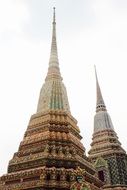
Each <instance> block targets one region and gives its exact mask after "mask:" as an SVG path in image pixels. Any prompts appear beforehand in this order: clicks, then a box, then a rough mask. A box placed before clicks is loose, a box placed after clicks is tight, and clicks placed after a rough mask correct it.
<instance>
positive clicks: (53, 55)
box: [46, 7, 62, 80]
mask: <svg viewBox="0 0 127 190" xmlns="http://www.w3.org/2000/svg"><path fill="white" fill-rule="evenodd" d="M53 77H57V78H61V79H62V77H61V74H60V69H59V60H58V52H57V41H56V13H55V7H53V22H52V42H51V51H50V58H49V68H48V73H47V77H46V80H47V79H50V78H53Z"/></svg>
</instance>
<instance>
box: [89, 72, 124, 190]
mask: <svg viewBox="0 0 127 190" xmlns="http://www.w3.org/2000/svg"><path fill="white" fill-rule="evenodd" d="M95 76H96V90H97V104H96V114H95V116H94V133H93V138H92V143H91V149H90V151H89V159H90V160H91V162H92V163H93V164H94V166H95V168H96V170H97V171H98V176H99V178H100V180H102V181H103V182H104V184H105V185H104V187H103V188H104V189H108V190H110V189H113V190H117V189H119V190H122V189H123V190H124V189H125V190H126V189H127V160H126V152H125V151H124V149H123V148H122V147H121V143H120V142H119V140H118V137H117V134H116V132H115V130H114V127H113V124H112V121H111V118H110V115H109V114H108V112H107V110H106V105H105V103H104V100H103V97H102V93H101V89H100V85H99V82H98V77H97V72H96V69H95Z"/></svg>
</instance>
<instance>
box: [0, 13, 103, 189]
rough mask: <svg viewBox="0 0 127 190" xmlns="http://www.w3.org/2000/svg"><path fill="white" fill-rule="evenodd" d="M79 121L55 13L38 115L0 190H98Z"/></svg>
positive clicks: (35, 115)
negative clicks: (71, 103)
mask: <svg viewBox="0 0 127 190" xmlns="http://www.w3.org/2000/svg"><path fill="white" fill-rule="evenodd" d="M81 139H82V137H81V135H80V130H79V127H78V126H77V121H76V119H75V118H74V117H73V116H72V115H71V111H70V107H69V102H68V97H67V92H66V88H65V86H64V84H63V82H62V77H61V74H60V68H59V60H58V54H57V43H56V21H55V9H54V13H53V32H52V43H51V53H50V59H49V67H48V73H47V76H46V79H45V82H44V84H43V86H42V88H41V91H40V96H39V101H38V106H37V112H36V113H35V114H34V115H32V116H31V118H30V121H29V124H28V127H27V130H26V132H25V135H24V137H23V140H22V142H21V143H20V145H19V149H18V151H17V152H16V153H14V155H13V158H12V159H11V160H10V162H9V165H8V172H7V174H6V175H3V176H2V177H1V178H0V190H69V189H72V190H73V189H75V188H76V187H77V188H78V189H79V187H80V189H85V190H86V189H87V190H90V189H91V190H99V189H101V186H102V184H103V183H102V182H101V180H99V179H98V176H97V172H96V170H95V168H94V167H93V165H92V164H91V163H90V162H89V159H88V157H87V156H86V155H85V148H84V146H83V144H82V143H81Z"/></svg>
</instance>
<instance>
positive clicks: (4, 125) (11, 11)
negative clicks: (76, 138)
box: [0, 0, 127, 174]
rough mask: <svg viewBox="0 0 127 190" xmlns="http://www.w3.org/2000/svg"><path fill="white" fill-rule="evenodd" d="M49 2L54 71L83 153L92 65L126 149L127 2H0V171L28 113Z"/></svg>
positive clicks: (45, 56)
mask: <svg viewBox="0 0 127 190" xmlns="http://www.w3.org/2000/svg"><path fill="white" fill-rule="evenodd" d="M54 6H55V7H56V21H57V42H58V54H59V62H60V68H61V73H62V76H63V79H64V80H63V81H64V84H65V86H66V88H67V92H68V99H69V103H70V108H71V113H72V115H73V116H74V117H75V118H76V119H77V120H78V126H79V128H80V130H81V135H82V136H83V141H82V142H83V144H84V146H85V148H86V153H87V152H88V150H89V148H90V143H91V138H92V133H93V118H94V114H95V105H96V87H95V84H96V83H95V76H94V65H96V67H97V71H98V78H99V82H100V86H101V89H102V94H103V97H104V100H105V103H106V106H107V110H108V112H109V114H110V116H111V118H112V121H113V124H114V128H115V131H116V132H117V134H118V136H119V139H120V141H121V143H122V146H123V147H124V148H125V149H126V150H127V140H126V133H127V111H126V108H127V98H126V97H127V87H126V86H127V85H126V81H127V53H126V52H127V35H126V34H127V1H126V0H78V1H77V0H64V1H60V0H52V1H49V0H22V1H20V0H4V1H0V86H1V94H0V116H1V117H0V123H1V127H0V155H1V157H0V174H3V173H6V170H7V165H8V162H9V160H10V159H11V158H12V156H13V154H14V152H16V151H17V150H18V147H19V144H20V142H21V140H22V139H23V135H24V133H25V131H26V128H27V125H28V123H29V119H30V116H31V115H32V114H34V113H35V112H36V107H37V102H38V97H39V91H40V88H41V86H42V84H43V82H44V79H45V76H46V73H47V68H48V61H49V53H50V44H51V34H52V24H51V23H52V8H53V7H54Z"/></svg>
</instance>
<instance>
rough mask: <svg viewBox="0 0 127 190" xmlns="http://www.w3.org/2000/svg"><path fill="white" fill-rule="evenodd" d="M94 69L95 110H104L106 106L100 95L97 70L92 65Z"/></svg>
mask: <svg viewBox="0 0 127 190" xmlns="http://www.w3.org/2000/svg"><path fill="white" fill-rule="evenodd" d="M94 69H95V76H96V89H97V102H96V112H99V111H106V106H105V103H104V100H103V97H102V93H101V89H100V85H99V82H98V77H97V71H96V66H95V65H94Z"/></svg>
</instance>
